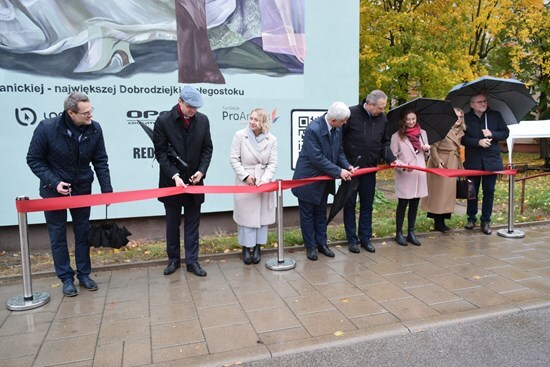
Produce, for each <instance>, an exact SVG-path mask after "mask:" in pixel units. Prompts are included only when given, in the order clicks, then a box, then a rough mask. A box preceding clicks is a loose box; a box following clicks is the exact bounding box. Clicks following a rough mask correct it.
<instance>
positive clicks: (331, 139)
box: [330, 127, 336, 145]
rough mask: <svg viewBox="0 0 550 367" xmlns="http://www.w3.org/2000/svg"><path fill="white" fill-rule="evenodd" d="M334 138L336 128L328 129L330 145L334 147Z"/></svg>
mask: <svg viewBox="0 0 550 367" xmlns="http://www.w3.org/2000/svg"><path fill="white" fill-rule="evenodd" d="M335 136H336V128H335V127H333V128H332V129H330V144H332V145H334V137H335Z"/></svg>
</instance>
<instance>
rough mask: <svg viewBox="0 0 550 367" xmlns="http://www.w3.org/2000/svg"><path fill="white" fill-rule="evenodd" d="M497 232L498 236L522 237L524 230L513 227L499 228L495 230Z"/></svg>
mask: <svg viewBox="0 0 550 367" xmlns="http://www.w3.org/2000/svg"><path fill="white" fill-rule="evenodd" d="M497 234H498V235H499V236H500V237H506V238H523V237H525V232H523V231H519V230H517V229H514V230H513V231H509V230H508V228H503V229H499V230H498V231H497Z"/></svg>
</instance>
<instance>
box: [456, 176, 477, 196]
mask: <svg viewBox="0 0 550 367" xmlns="http://www.w3.org/2000/svg"><path fill="white" fill-rule="evenodd" d="M456 198H457V199H468V200H471V199H475V198H476V189H475V187H474V183H473V182H472V180H469V179H468V178H466V177H459V178H458V179H457V180H456Z"/></svg>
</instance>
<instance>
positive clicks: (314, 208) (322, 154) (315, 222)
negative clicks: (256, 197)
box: [292, 102, 353, 261]
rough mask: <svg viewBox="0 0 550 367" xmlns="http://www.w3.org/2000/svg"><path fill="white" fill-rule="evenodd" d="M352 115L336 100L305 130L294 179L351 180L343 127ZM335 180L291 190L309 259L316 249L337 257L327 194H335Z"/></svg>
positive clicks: (315, 254) (314, 256)
mask: <svg viewBox="0 0 550 367" xmlns="http://www.w3.org/2000/svg"><path fill="white" fill-rule="evenodd" d="M349 115H350V111H349V108H348V107H347V106H346V104H344V103H342V102H334V103H333V104H332V105H331V106H330V107H329V109H328V111H327V113H325V114H324V115H322V116H320V117H318V118H316V119H314V120H313V121H311V123H310V124H309V126H308V127H307V129H306V131H305V132H304V138H303V144H302V149H301V150H300V155H299V156H298V161H297V163H296V170H295V171H294V177H293V179H300V178H308V177H316V176H324V175H328V176H330V177H333V178H341V179H342V180H346V181H349V180H350V179H351V172H353V167H352V166H351V165H350V164H349V162H348V160H347V159H346V156H345V154H344V148H343V145H342V131H341V130H342V129H341V128H342V126H343V125H344V124H345V123H346V122H347V120H348V118H349ZM334 191H335V184H334V180H327V181H318V182H314V183H312V184H308V185H305V186H300V187H297V188H294V189H292V193H293V194H294V195H295V196H296V197H297V198H298V205H299V207H300V227H301V230H302V238H303V241H304V246H305V247H306V250H307V258H308V259H309V260H312V261H315V260H317V251H319V252H321V253H322V254H324V255H325V256H328V257H334V253H333V252H332V251H331V250H330V249H329V247H328V246H327V197H328V194H329V193H330V194H333V195H334Z"/></svg>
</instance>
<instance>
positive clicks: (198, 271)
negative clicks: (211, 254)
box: [186, 262, 206, 277]
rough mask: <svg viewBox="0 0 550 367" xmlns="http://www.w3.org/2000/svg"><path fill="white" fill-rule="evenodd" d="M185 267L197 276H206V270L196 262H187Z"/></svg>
mask: <svg viewBox="0 0 550 367" xmlns="http://www.w3.org/2000/svg"><path fill="white" fill-rule="evenodd" d="M186 267H187V271H188V272H190V273H193V274H195V275H196V276H198V277H205V276H206V271H204V270H203V268H201V266H200V264H199V263H198V262H197V263H194V264H187V266H186Z"/></svg>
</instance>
